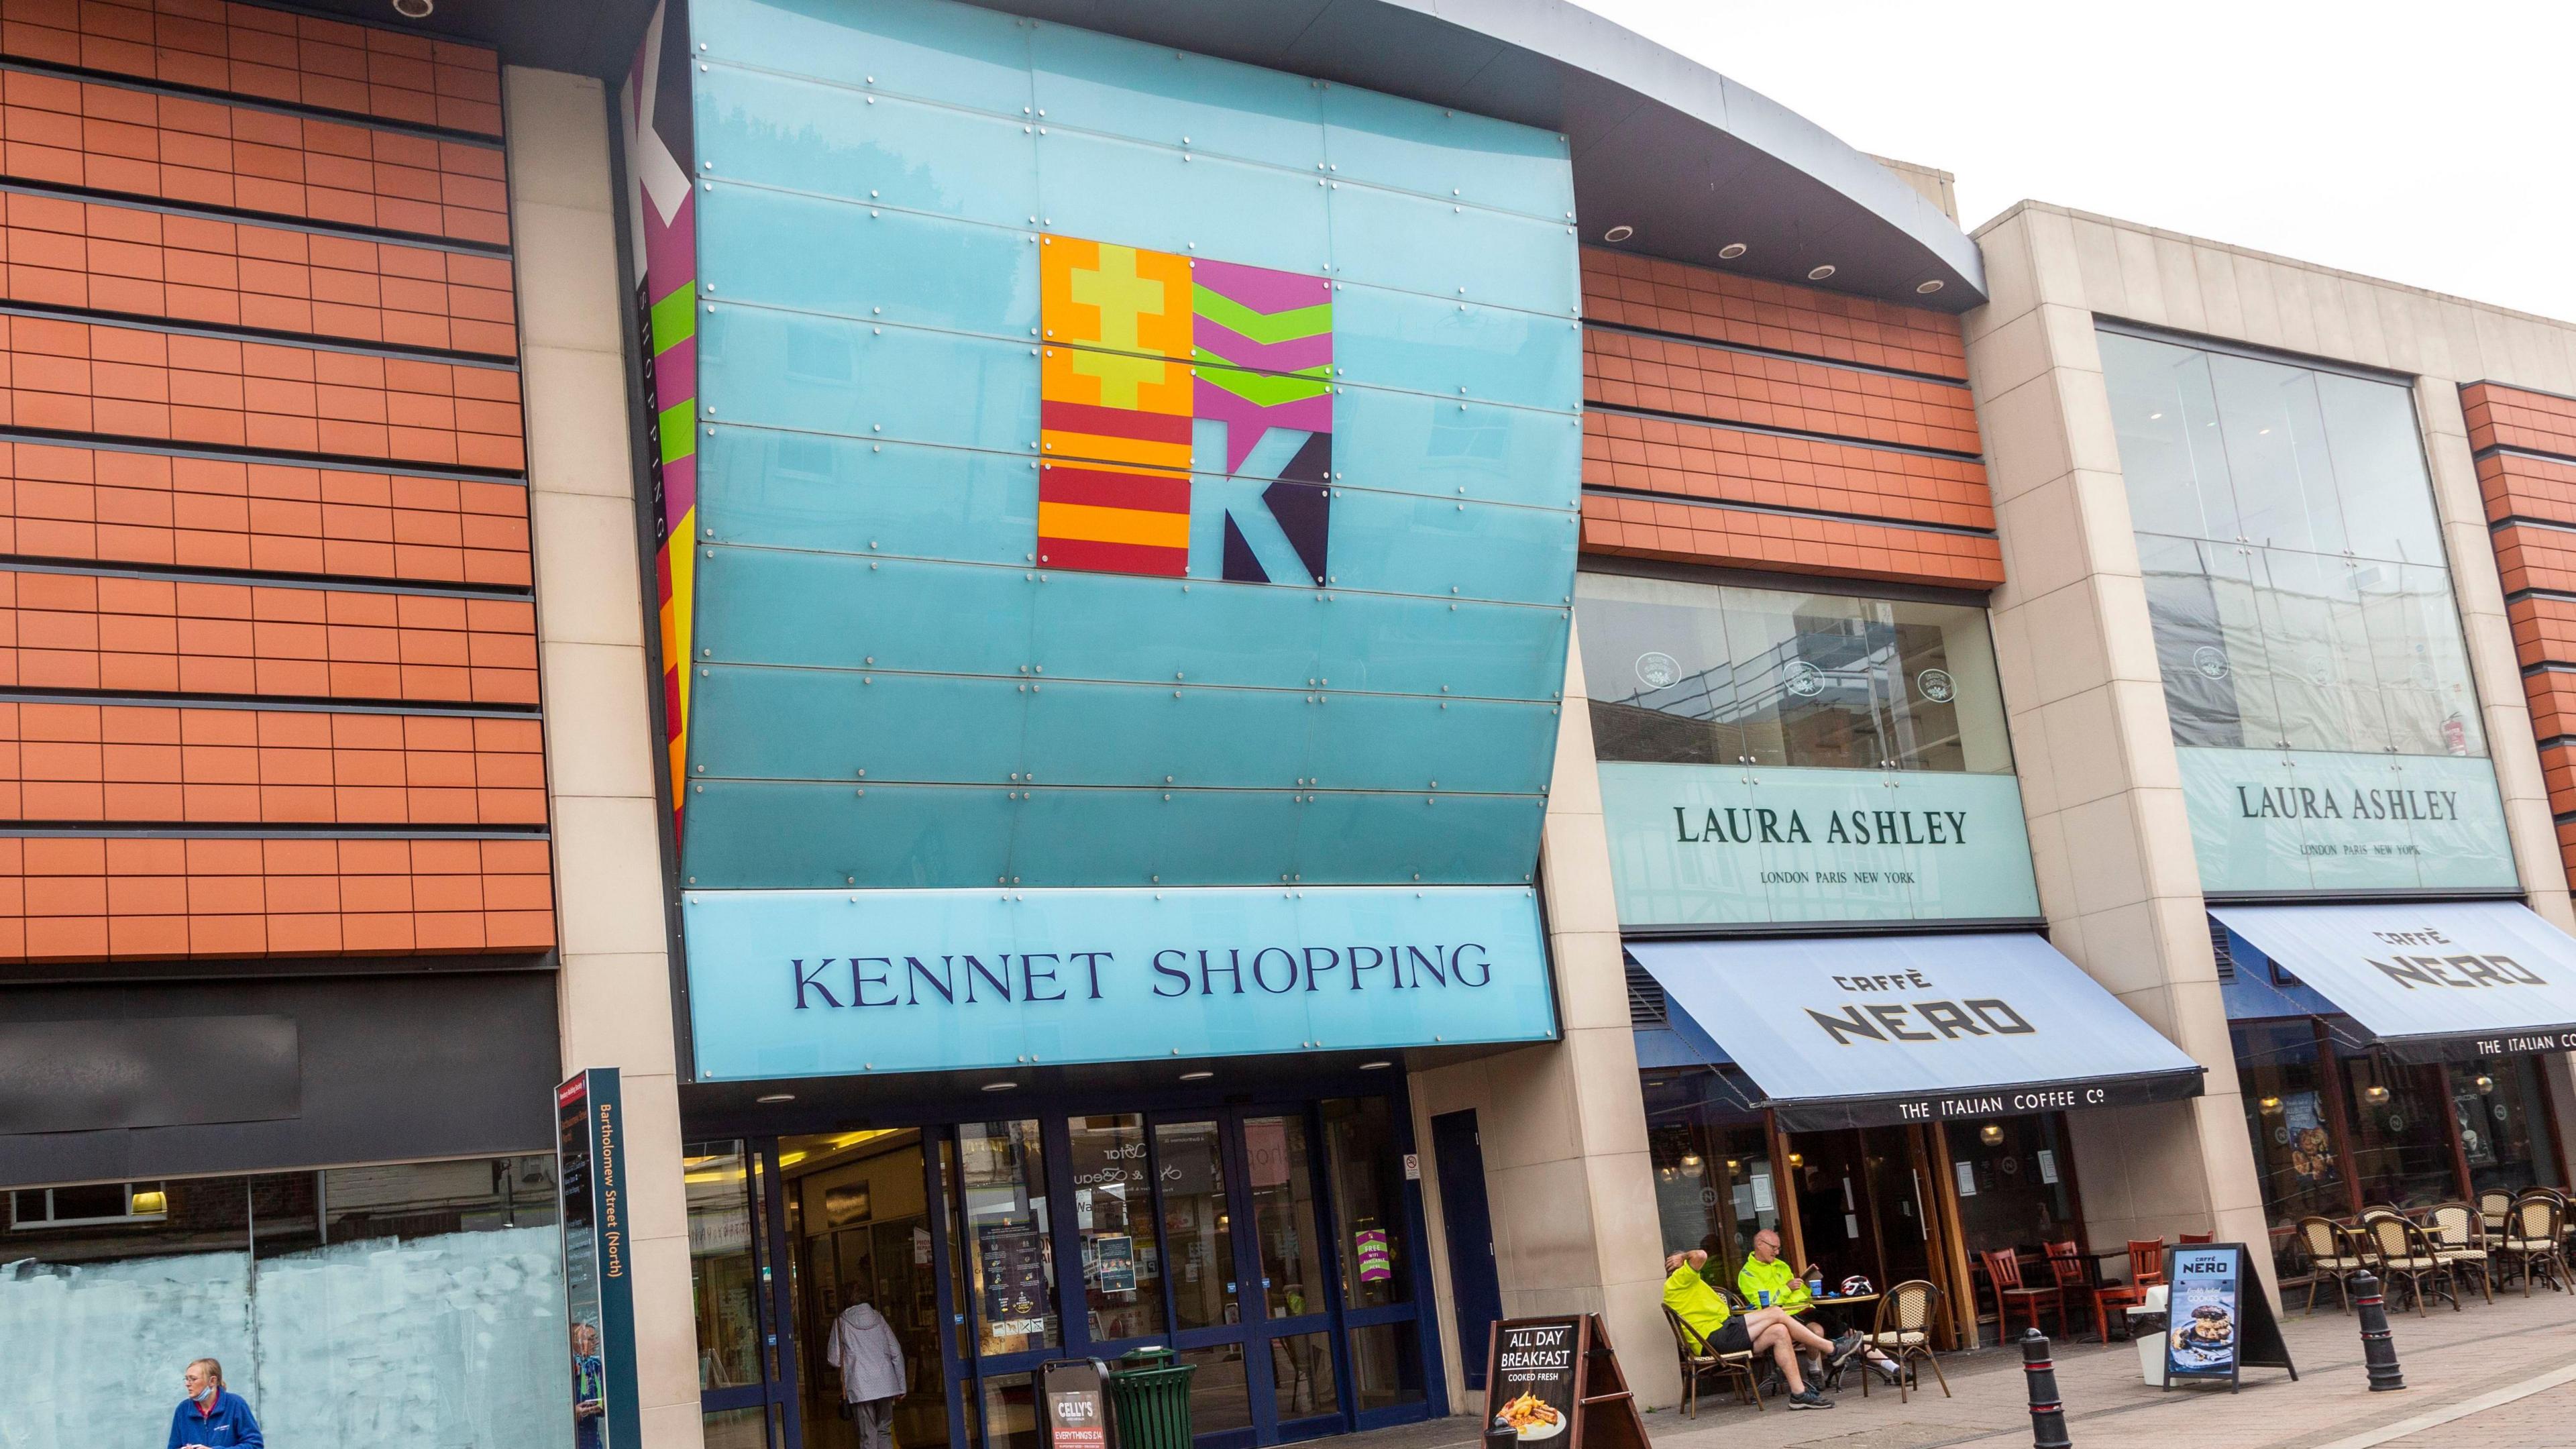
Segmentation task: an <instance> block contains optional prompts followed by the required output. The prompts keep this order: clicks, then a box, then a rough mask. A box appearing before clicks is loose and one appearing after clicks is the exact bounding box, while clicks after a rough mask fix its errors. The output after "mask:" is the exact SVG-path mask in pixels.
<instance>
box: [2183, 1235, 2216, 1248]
mask: <svg viewBox="0 0 2576 1449" xmlns="http://www.w3.org/2000/svg"><path fill="white" fill-rule="evenodd" d="M2217 1241H2218V1234H2216V1233H2185V1234H2183V1235H2182V1238H2181V1242H2182V1245H2183V1246H2184V1247H2186V1248H2188V1247H2191V1246H2193V1245H2194V1244H2198V1243H2214V1242H2217Z"/></svg>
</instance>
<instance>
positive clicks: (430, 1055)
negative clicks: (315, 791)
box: [0, 971, 561, 1185]
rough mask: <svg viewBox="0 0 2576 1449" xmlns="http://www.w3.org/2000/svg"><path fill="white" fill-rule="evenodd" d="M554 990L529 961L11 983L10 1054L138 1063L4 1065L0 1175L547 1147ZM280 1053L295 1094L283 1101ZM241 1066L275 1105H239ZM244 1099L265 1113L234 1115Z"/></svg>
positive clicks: (194, 1168) (12, 1180) (196, 1168)
mask: <svg viewBox="0 0 2576 1449" xmlns="http://www.w3.org/2000/svg"><path fill="white" fill-rule="evenodd" d="M555 986H556V978H555V974H554V973H553V972H551V971H516V972H482V973H476V974H471V975H453V974H443V973H442V974H437V975H428V974H422V975H406V976H388V975H372V976H341V977H318V978H316V977H269V978H261V979H255V980H224V981H203V980H201V981H190V982H184V983H180V982H153V983H146V984H131V985H56V986H8V987H0V1022H6V1023H7V1024H8V1029H9V1030H10V1032H12V1033H14V1034H13V1035H5V1036H0V1056H5V1055H7V1054H9V1053H12V1052H15V1051H17V1050H19V1049H20V1047H21V1046H22V1045H23V1044H27V1043H26V1042H25V1040H24V1038H23V1036H21V1035H17V1034H23V1033H27V1032H31V1031H32V1032H34V1033H37V1034H40V1035H43V1036H45V1037H46V1045H47V1046H48V1047H49V1049H52V1050H57V1051H60V1052H62V1053H64V1054H65V1055H66V1056H67V1057H69V1058H70V1059H72V1060H74V1061H84V1060H85V1061H87V1062H88V1063H90V1064H91V1065H92V1066H93V1067H95V1066H97V1065H98V1064H101V1063H114V1062H119V1061H124V1062H126V1063H127V1070H126V1073H125V1076H126V1080H125V1083H124V1085H123V1086H121V1087H118V1086H115V1085H113V1084H105V1083H102V1082H100V1081H98V1080H96V1074H95V1072H91V1073H82V1072H77V1071H76V1072H67V1073H54V1074H51V1075H50V1076H49V1075H48V1074H47V1073H46V1072H44V1071H42V1070H41V1069H39V1070H35V1071H26V1070H19V1069H15V1068H12V1069H10V1070H8V1071H6V1072H5V1073H0V1093H6V1094H8V1099H7V1100H5V1101H0V1122H5V1123H7V1124H11V1125H6V1126H0V1185H11V1184H17V1185H23V1184H28V1183H49V1182H84V1181H103V1180H120V1179H122V1180H128V1181H131V1180H138V1179H148V1178H156V1177H186V1176H196V1175H203V1174H209V1173H233V1172H266V1171H281V1170H290V1169H295V1168H306V1167H318V1166H323V1165H327V1164H334V1163H349V1162H388V1161H401V1160H406V1159H417V1158H431V1157H463V1156H474V1155H480V1154H484V1153H490V1154H494V1155H500V1154H505V1153H518V1152H545V1151H551V1150H552V1147H553V1142H554V1117H553V1095H552V1094H553V1090H554V1085H555V1082H556V1080H557V1079H558V1078H559V1077H560V1076H561V1073H560V1072H559V1071H558V1069H557V1068H558V1064H559V1054H560V1047H559V1046H558V1044H557V1036H556V1026H555ZM173 1023H184V1026H180V1027H174V1026H173ZM281 1027H283V1028H284V1029H285V1031H286V1033H287V1034H286V1035H285V1037H284V1039H283V1040H281ZM137 1050H141V1051H144V1052H146V1053H147V1055H146V1057H145V1058H144V1059H143V1060H141V1061H140V1062H134V1061H131V1060H130V1056H131V1054H132V1053H134V1052H135V1051H137ZM282 1051H283V1052H291V1053H292V1061H293V1062H294V1064H295V1065H296V1067H297V1072H296V1080H295V1081H294V1082H293V1083H292V1084H291V1086H292V1089H293V1091H294V1094H295V1095H294V1098H293V1101H292V1102H291V1104H287V1103H281V1102H279V1101H278V1100H276V1099H275V1098H276V1095H277V1089H278V1088H279V1087H280V1085H281V1084H280V1082H279V1081H278V1072H277V1068H278V1065H279V1062H278V1058H279V1055H280V1053H281V1052H282ZM237 1071H247V1072H250V1073H252V1074H254V1075H257V1076H259V1077H261V1078H262V1080H263V1082H264V1083H265V1086H266V1089H267V1090H268V1094H269V1100H266V1101H264V1102H245V1101H239V1100H235V1096H234V1094H235V1092H236V1089H234V1088H232V1087H229V1086H226V1085H225V1084H223V1083H222V1082H221V1081H220V1079H221V1078H223V1077H224V1076H225V1075H226V1074H228V1073H234V1072H237ZM282 1105H283V1106H290V1107H291V1110H289V1111H287V1112H286V1113H285V1114H284V1115H277V1116H269V1115H268V1114H269V1113H270V1112H271V1111H273V1110H274V1109H276V1108H278V1107H280V1106H282ZM245 1108H254V1109H256V1115H260V1116H264V1117H267V1120H221V1119H224V1118H228V1117H234V1116H236V1114H238V1113H241V1112H243V1111H244V1109H245ZM156 1118H157V1119H158V1121H155V1120H154V1119H156ZM31 1127H32V1128H33V1129H34V1130H29V1129H30V1128H31Z"/></svg>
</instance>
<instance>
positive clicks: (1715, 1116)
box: [1645, 1071, 1780, 1285]
mask: <svg viewBox="0 0 2576 1449" xmlns="http://www.w3.org/2000/svg"><path fill="white" fill-rule="evenodd" d="M1645 1095H1646V1150H1647V1154H1648V1158H1649V1161H1650V1163H1651V1164H1652V1166H1653V1168H1654V1173H1655V1216H1656V1218H1657V1220H1658V1221H1659V1222H1660V1223H1661V1224H1662V1229H1663V1240H1662V1243H1661V1246H1660V1248H1659V1252H1660V1253H1662V1254H1665V1255H1669V1254H1673V1253H1686V1252H1689V1251H1691V1250H1692V1249H1694V1248H1697V1249H1700V1250H1702V1251H1704V1252H1706V1253H1707V1254H1708V1265H1707V1268H1706V1269H1705V1270H1704V1271H1705V1272H1706V1273H1707V1274H1708V1276H1709V1278H1710V1280H1711V1281H1713V1282H1718V1283H1725V1284H1729V1285H1732V1284H1733V1283H1734V1282H1735V1274H1736V1271H1737V1270H1738V1269H1740V1268H1742V1267H1743V1266H1744V1260H1745V1258H1746V1257H1747V1256H1749V1255H1750V1254H1751V1253H1752V1251H1753V1235H1754V1234H1755V1233H1758V1232H1761V1231H1762V1230H1764V1229H1766V1228H1768V1229H1771V1230H1773V1231H1777V1230H1778V1229H1779V1227H1780V1193H1779V1184H1777V1183H1776V1182H1774V1181H1773V1180H1772V1176H1771V1145H1770V1137H1769V1135H1768V1134H1767V1133H1766V1132H1765V1130H1764V1128H1763V1125H1762V1118H1761V1116H1760V1114H1759V1113H1757V1112H1755V1111H1753V1110H1752V1109H1750V1108H1747V1107H1746V1106H1744V1105H1743V1104H1742V1103H1741V1102H1739V1101H1736V1100H1734V1099H1733V1098H1732V1097H1730V1096H1729V1095H1728V1093H1727V1092H1726V1090H1725V1088H1724V1086H1723V1083H1722V1081H1721V1079H1720V1078H1719V1076H1718V1074H1717V1073H1714V1072H1707V1071H1698V1072H1689V1073H1682V1074H1678V1075H1669V1076H1668V1075H1659V1074H1654V1073H1649V1074H1648V1075H1647V1076H1646V1078H1645ZM1756 1095H1758V1094H1756Z"/></svg>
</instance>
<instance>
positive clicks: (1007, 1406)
mask: <svg viewBox="0 0 2576 1449" xmlns="http://www.w3.org/2000/svg"><path fill="white" fill-rule="evenodd" d="M1030 1379H1031V1376H1030V1375H1028V1374H1003V1375H1001V1376H999V1377H996V1378H988V1379H986V1380H984V1396H983V1397H984V1427H985V1428H986V1429H988V1430H990V1431H991V1432H992V1439H991V1441H990V1449H1039V1437H1038V1415H1037V1393H1036V1390H1035V1388H1034V1387H1033V1386H1032V1385H1031V1382H1030Z"/></svg>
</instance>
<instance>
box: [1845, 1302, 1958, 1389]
mask: <svg viewBox="0 0 2576 1449" xmlns="http://www.w3.org/2000/svg"><path fill="white" fill-rule="evenodd" d="M1940 1316H1941V1288H1940V1285H1939V1284H1937V1283H1933V1282H1930V1281H1928V1280H1926V1279H1922V1278H1909V1279H1907V1280H1906V1281H1905V1282H1902V1283H1899V1284H1897V1285H1896V1286H1895V1287H1893V1288H1890V1289H1888V1290H1887V1294H1886V1296H1885V1297H1882V1298H1880V1299H1879V1300H1878V1313H1877V1315H1876V1316H1875V1317H1874V1318H1872V1319H1871V1320H1870V1326H1869V1344H1870V1347H1872V1348H1875V1349H1877V1350H1878V1351H1879V1352H1881V1353H1883V1354H1886V1355H1887V1356H1888V1357H1889V1358H1891V1359H1894V1360H1895V1361H1896V1402H1898V1403H1900V1404H1902V1403H1904V1402H1905V1399H1906V1389H1907V1387H1908V1386H1909V1385H1911V1384H1912V1383H1913V1382H1914V1374H1915V1370H1914V1365H1916V1364H1918V1363H1928V1364H1930V1365H1931V1366H1932V1377H1933V1380H1934V1381H1935V1382H1937V1383H1939V1384H1940V1385H1941V1397H1943V1398H1945V1399H1946V1398H1948V1397H1950V1376H1949V1375H1948V1374H1945V1373H1943V1372H1941V1360H1940V1359H1939V1358H1937V1357H1935V1356H1934V1354H1933V1352H1932V1325H1933V1324H1934V1323H1937V1322H1939V1321H1940ZM1860 1396H1861V1397H1862V1398H1864V1399H1866V1398H1868V1397H1869V1374H1868V1373H1867V1372H1866V1371H1864V1372H1863V1373H1862V1374H1861V1376H1860Z"/></svg>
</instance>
